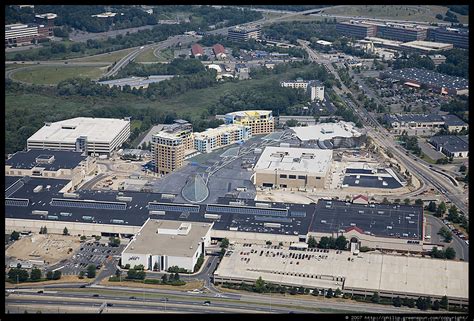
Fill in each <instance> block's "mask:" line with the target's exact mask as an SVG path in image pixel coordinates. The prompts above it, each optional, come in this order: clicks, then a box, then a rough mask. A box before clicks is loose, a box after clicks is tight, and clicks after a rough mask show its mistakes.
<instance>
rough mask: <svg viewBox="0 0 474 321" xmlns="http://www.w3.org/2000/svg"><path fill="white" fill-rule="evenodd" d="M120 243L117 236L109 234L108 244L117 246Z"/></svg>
mask: <svg viewBox="0 0 474 321" xmlns="http://www.w3.org/2000/svg"><path fill="white" fill-rule="evenodd" d="M119 245H120V239H119V238H118V237H113V236H111V237H110V238H109V246H112V247H118V246H119Z"/></svg>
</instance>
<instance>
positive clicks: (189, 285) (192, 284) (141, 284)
mask: <svg viewBox="0 0 474 321" xmlns="http://www.w3.org/2000/svg"><path fill="white" fill-rule="evenodd" d="M112 278H115V277H112ZM112 280H113V281H111V280H110V279H109V280H107V279H104V280H102V281H101V282H100V283H99V284H100V285H106V286H111V287H115V286H117V287H122V286H124V287H130V288H148V289H160V290H180V291H189V290H194V289H200V288H202V287H203V285H204V282H203V281H200V280H196V281H189V282H184V284H183V285H170V284H163V283H162V282H161V280H154V279H146V280H127V279H122V281H120V280H118V281H116V279H112ZM155 281H158V282H155Z"/></svg>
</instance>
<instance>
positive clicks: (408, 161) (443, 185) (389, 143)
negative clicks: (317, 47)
mask: <svg viewBox="0 0 474 321" xmlns="http://www.w3.org/2000/svg"><path fill="white" fill-rule="evenodd" d="M298 42H299V43H300V45H301V46H302V47H303V48H304V49H305V50H306V51H307V52H308V55H309V59H310V60H313V61H316V62H318V63H322V64H324V65H325V66H326V68H327V69H328V71H330V72H331V73H333V74H334V76H335V77H336V79H339V76H338V74H337V72H336V71H335V70H334V68H333V67H332V65H331V63H330V62H328V61H327V60H325V59H323V58H322V57H320V56H319V55H318V54H317V53H316V52H315V51H314V50H312V49H311V48H309V46H308V43H307V42H306V41H302V40H298ZM341 88H342V89H341V90H340V89H339V88H337V87H334V88H333V89H334V91H335V93H336V94H337V95H338V96H339V97H340V98H341V99H343V100H344V101H345V102H346V104H347V105H348V106H349V107H350V108H352V109H353V110H354V111H355V112H356V113H357V114H358V115H359V116H360V119H361V122H362V123H363V124H364V126H365V127H366V128H367V134H368V135H369V136H370V137H371V138H372V139H373V140H374V142H375V143H377V144H378V145H379V146H382V147H383V148H386V149H387V150H390V151H391V152H392V154H393V155H394V158H395V159H397V160H398V161H399V162H400V163H401V164H403V165H404V166H405V167H406V168H407V169H408V170H409V172H410V173H412V174H414V175H416V176H417V177H418V178H419V179H420V181H422V182H423V183H424V184H431V185H432V186H434V188H436V189H437V190H438V191H439V192H440V193H441V194H443V195H444V196H445V197H446V198H447V199H448V200H449V201H451V202H452V203H453V204H455V205H456V206H457V207H458V209H459V210H461V211H462V212H463V213H465V214H466V216H468V208H467V204H466V203H465V195H464V193H461V194H460V193H457V192H456V191H455V192H454V193H453V192H452V190H453V186H452V183H451V182H450V180H447V179H446V177H444V176H442V175H440V174H439V173H436V172H433V171H432V170H431V169H430V168H429V167H426V166H425V165H423V164H422V163H421V162H419V161H416V160H414V159H412V158H411V157H409V156H407V155H406V154H405V153H404V152H403V151H401V150H400V149H399V147H398V146H399V145H398V144H396V143H395V142H394V140H393V138H392V137H391V135H390V133H389V132H388V131H387V130H386V129H385V128H384V127H383V126H382V125H380V124H379V122H378V121H377V119H376V118H375V117H374V116H373V115H371V114H370V113H369V112H367V110H366V109H365V108H362V107H360V106H355V105H354V104H352V102H351V103H348V99H347V98H346V97H345V96H344V95H343V94H347V93H350V92H351V91H350V90H349V89H348V88H347V87H346V86H345V85H344V84H343V83H342V82H341Z"/></svg>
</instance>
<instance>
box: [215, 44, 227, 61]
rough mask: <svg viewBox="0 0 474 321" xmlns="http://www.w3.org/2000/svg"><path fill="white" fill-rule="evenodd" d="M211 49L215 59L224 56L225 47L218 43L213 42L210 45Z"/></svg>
mask: <svg viewBox="0 0 474 321" xmlns="http://www.w3.org/2000/svg"><path fill="white" fill-rule="evenodd" d="M212 50H213V51H214V55H215V56H216V58H217V59H221V58H225V56H226V55H225V48H224V46H223V45H221V44H220V43H218V44H215V45H214V46H212Z"/></svg>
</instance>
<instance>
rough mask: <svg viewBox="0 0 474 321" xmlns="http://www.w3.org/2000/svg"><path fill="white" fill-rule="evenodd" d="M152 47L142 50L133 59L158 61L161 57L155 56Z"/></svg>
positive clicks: (137, 60) (136, 60)
mask: <svg viewBox="0 0 474 321" xmlns="http://www.w3.org/2000/svg"><path fill="white" fill-rule="evenodd" d="M154 50H155V49H154V48H150V49H147V50H145V51H144V52H142V53H141V54H139V55H138V56H137V58H136V59H135V62H160V61H163V59H160V58H157V57H156V56H155V55H154V54H153V51H154Z"/></svg>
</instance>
